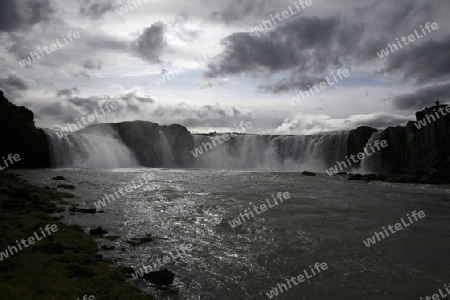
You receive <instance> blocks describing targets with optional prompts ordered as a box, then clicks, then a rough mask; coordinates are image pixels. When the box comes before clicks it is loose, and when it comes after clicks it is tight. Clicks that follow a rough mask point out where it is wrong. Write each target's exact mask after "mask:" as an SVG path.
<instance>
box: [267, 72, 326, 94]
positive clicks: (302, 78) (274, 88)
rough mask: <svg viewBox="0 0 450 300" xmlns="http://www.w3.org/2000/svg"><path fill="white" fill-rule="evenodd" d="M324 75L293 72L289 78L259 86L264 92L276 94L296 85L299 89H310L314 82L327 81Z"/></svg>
mask: <svg viewBox="0 0 450 300" xmlns="http://www.w3.org/2000/svg"><path fill="white" fill-rule="evenodd" d="M325 81H326V79H325V78H323V77H311V76H307V75H303V74H298V73H297V74H293V75H291V76H290V77H289V78H284V79H281V80H279V81H277V82H275V83H268V84H264V85H260V86H258V90H259V91H260V92H263V93H267V92H272V93H274V94H278V93H284V92H286V91H289V90H291V89H292V87H295V88H296V89H299V90H308V89H309V88H310V87H312V86H313V85H314V84H320V83H321V82H325Z"/></svg>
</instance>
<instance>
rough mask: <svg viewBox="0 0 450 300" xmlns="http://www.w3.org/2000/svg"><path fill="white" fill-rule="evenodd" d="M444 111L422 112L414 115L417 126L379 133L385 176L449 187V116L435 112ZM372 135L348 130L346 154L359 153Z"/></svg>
mask: <svg viewBox="0 0 450 300" xmlns="http://www.w3.org/2000/svg"><path fill="white" fill-rule="evenodd" d="M446 107H447V106H445V105H444V106H442V105H441V106H439V107H432V108H426V109H424V110H423V111H420V112H417V113H416V119H417V122H409V123H408V124H407V125H406V126H405V127H403V126H396V127H388V128H386V129H385V130H383V131H382V132H381V134H380V137H379V140H380V141H381V140H386V141H387V143H388V146H387V147H386V148H384V149H381V159H382V162H383V165H384V167H385V170H386V173H389V174H399V175H408V176H409V178H410V180H411V181H413V182H422V183H428V182H430V183H444V182H446V183H450V151H449V150H450V114H447V115H446V116H444V115H443V114H442V113H439V112H437V111H438V110H439V109H440V108H442V110H443V111H446V110H445V109H446ZM449 110H450V109H449ZM432 116H433V117H432ZM420 121H421V122H422V124H420V123H419V122H420ZM418 127H420V128H418ZM376 132H377V130H376V129H373V128H370V127H360V128H357V129H355V130H352V131H351V132H350V134H349V139H348V147H347V149H348V151H347V152H348V154H355V155H356V154H357V153H358V152H362V149H363V148H364V147H365V146H366V144H367V142H368V141H369V139H370V137H371V136H372V134H374V133H376Z"/></svg>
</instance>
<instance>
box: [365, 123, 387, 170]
mask: <svg viewBox="0 0 450 300" xmlns="http://www.w3.org/2000/svg"><path fill="white" fill-rule="evenodd" d="M382 133H383V132H382V131H377V132H374V133H373V134H372V135H371V136H370V139H369V141H368V142H367V144H366V146H365V148H366V149H367V151H368V153H369V154H370V155H369V156H367V155H366V157H365V158H364V159H363V160H362V161H361V171H362V172H363V173H369V172H374V173H383V171H384V167H383V161H382V158H381V151H379V150H378V149H377V148H376V147H374V145H375V141H379V142H381V134H382ZM371 146H372V147H373V148H374V150H375V152H374V151H373V150H372V149H371Z"/></svg>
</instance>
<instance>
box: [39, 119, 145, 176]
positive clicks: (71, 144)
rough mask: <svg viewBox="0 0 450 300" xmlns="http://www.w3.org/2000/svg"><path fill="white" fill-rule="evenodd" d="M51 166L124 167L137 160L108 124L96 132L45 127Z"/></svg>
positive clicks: (131, 164)
mask: <svg viewBox="0 0 450 300" xmlns="http://www.w3.org/2000/svg"><path fill="white" fill-rule="evenodd" d="M46 133H47V136H48V138H49V146H50V155H51V160H52V166H53V167H56V168H95V169H97V168H107V169H109V168H127V167H138V166H139V164H138V162H137V160H136V158H135V156H134V155H133V153H131V151H130V149H128V147H126V146H125V145H124V144H123V143H122V141H121V140H120V139H119V138H118V136H117V133H116V132H115V131H114V130H113V129H112V128H109V127H103V128H102V130H100V131H97V132H95V133H91V132H90V133H86V132H73V133H69V134H66V135H63V134H62V133H61V132H57V131H54V130H49V129H47V130H46Z"/></svg>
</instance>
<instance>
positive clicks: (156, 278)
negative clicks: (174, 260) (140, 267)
mask: <svg viewBox="0 0 450 300" xmlns="http://www.w3.org/2000/svg"><path fill="white" fill-rule="evenodd" d="M144 279H146V280H148V281H150V282H153V283H154V284H156V285H171V284H172V283H173V281H174V279H175V274H174V273H172V272H171V271H169V270H167V269H163V270H161V271H156V272H150V273H148V274H145V275H144Z"/></svg>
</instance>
